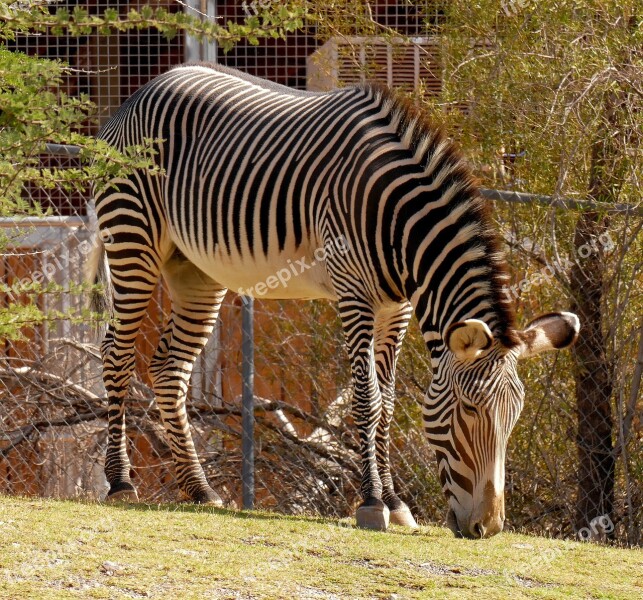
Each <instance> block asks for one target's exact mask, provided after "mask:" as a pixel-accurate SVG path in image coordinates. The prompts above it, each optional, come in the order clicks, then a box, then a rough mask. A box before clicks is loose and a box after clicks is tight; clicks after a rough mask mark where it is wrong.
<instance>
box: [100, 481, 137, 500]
mask: <svg viewBox="0 0 643 600" xmlns="http://www.w3.org/2000/svg"><path fill="white" fill-rule="evenodd" d="M105 502H138V493H137V492H136V488H135V487H134V486H133V485H132V484H131V483H125V482H122V483H117V484H115V485H113V486H111V487H110V489H109V492H108V494H107V497H106V498H105Z"/></svg>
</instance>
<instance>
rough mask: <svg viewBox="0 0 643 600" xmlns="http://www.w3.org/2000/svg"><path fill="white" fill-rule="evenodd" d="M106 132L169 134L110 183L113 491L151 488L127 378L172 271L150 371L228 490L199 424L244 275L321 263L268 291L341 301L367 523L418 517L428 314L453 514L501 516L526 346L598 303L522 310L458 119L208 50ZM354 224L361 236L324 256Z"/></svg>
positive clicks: (181, 468) (430, 393)
mask: <svg viewBox="0 0 643 600" xmlns="http://www.w3.org/2000/svg"><path fill="white" fill-rule="evenodd" d="M99 137H100V138H101V139H103V140H105V141H106V142H108V143H109V144H110V145H111V146H113V147H115V148H117V149H119V150H124V149H125V148H128V147H131V146H135V145H138V144H143V143H144V142H145V141H146V140H155V143H154V149H155V152H156V154H155V157H154V161H155V165H156V166H157V167H158V169H157V170H150V169H146V170H137V171H134V172H133V173H131V174H129V175H128V176H119V177H114V178H113V179H112V180H111V181H110V185H109V186H106V187H103V188H101V189H97V190H96V191H95V195H94V202H95V212H96V219H97V224H98V229H99V231H100V238H101V239H102V240H104V243H100V240H99V243H98V250H97V252H96V259H95V261H94V263H95V264H94V270H93V276H92V281H95V282H97V283H104V284H106V285H108V286H110V291H109V292H108V293H106V294H105V297H104V298H103V299H105V298H107V299H109V300H110V302H111V310H112V314H113V317H114V318H113V320H112V322H111V324H110V325H109V327H108V330H107V333H106V335H105V338H104V341H103V342H102V345H101V352H102V356H103V379H104V383H105V388H106V391H107V395H108V404H109V408H108V443H107V451H106V458H105V474H106V478H107V481H108V483H109V486H110V487H109V492H108V499H110V500H132V501H134V500H137V499H138V496H137V491H136V489H135V487H134V486H133V484H132V481H131V479H130V463H129V461H128V455H127V450H126V432H125V396H126V392H127V388H128V384H129V382H130V378H131V375H132V370H133V368H134V344H135V340H136V334H137V332H138V329H139V326H140V324H141V321H142V319H143V317H144V315H145V314H146V311H147V308H148V303H149V300H150V297H151V296H152V293H153V290H154V288H155V286H156V284H157V281H158V280H159V278H161V277H162V278H163V279H164V280H165V284H166V286H167V289H168V291H169V295H170V297H171V300H172V308H171V314H170V315H169V318H168V321H167V324H166V326H165V329H164V331H163V334H162V336H161V340H160V343H159V345H158V348H157V350H156V352H155V353H154V355H153V357H152V359H151V362H150V365H149V374H150V378H151V380H152V383H153V388H154V394H155V398H156V403H157V405H158V408H159V411H160V414H161V419H162V422H163V425H164V428H165V431H166V433H167V439H168V442H169V445H170V448H171V450H172V454H173V458H174V462H175V471H176V479H177V483H178V486H179V488H180V490H181V492H182V494H183V495H184V496H185V498H186V499H187V500H189V501H192V502H195V503H211V504H214V505H221V504H222V501H221V498H220V497H219V496H218V494H217V493H216V492H215V491H214V490H213V489H212V488H211V487H210V486H209V484H208V482H207V480H206V477H205V475H204V472H203V469H202V467H201V465H200V463H199V460H198V457H197V454H196V452H195V447H194V443H193V440H192V437H191V434H190V429H189V423H188V417H187V413H186V393H187V390H188V383H189V379H190V373H191V371H192V366H193V364H194V361H195V359H196V357H197V355H198V354H199V352H200V351H201V350H202V348H203V347H204V345H205V344H206V342H207V340H208V336H209V335H210V333H211V331H212V329H213V327H214V325H215V323H216V320H217V316H218V313H219V308H220V306H221V303H222V301H223V299H224V296H225V294H226V291H227V290H228V289H232V290H241V291H247V290H258V289H259V287H258V286H257V282H264V281H265V282H267V281H269V279H268V278H269V277H271V276H272V275H274V274H276V273H278V272H279V271H280V269H284V268H290V267H292V266H293V265H295V264H306V267H307V268H306V269H302V270H301V272H297V273H296V276H294V275H293V277H292V278H290V280H289V281H288V282H287V283H286V282H283V283H284V285H281V284H280V285H277V286H274V285H273V286H263V287H262V289H261V291H262V293H263V295H262V297H263V298H276V299H313V298H322V299H328V300H331V301H334V302H336V303H337V307H338V312H339V316H340V319H341V323H342V328H343V332H344V338H345V343H346V348H347V353H348V357H349V360H350V367H351V375H352V385H353V399H352V414H353V418H354V422H355V425H356V428H357V431H358V434H359V445H360V461H361V475H362V478H361V486H360V493H361V496H362V502H361V504H360V506H359V507H358V508H357V510H356V515H355V516H356V521H357V525H358V526H359V527H364V528H370V529H376V530H385V529H386V528H387V527H388V525H389V524H390V523H393V524H397V525H404V526H408V527H416V526H417V524H416V521H415V519H414V517H413V515H412V514H411V511H410V510H409V508H408V505H407V504H406V503H405V502H404V501H403V500H402V499H401V498H399V496H398V495H397V494H396V492H395V489H394V485H393V477H392V473H391V467H390V462H389V432H390V426H391V420H392V417H393V409H394V403H395V369H396V361H397V359H398V355H399V352H400V347H401V344H402V341H403V339H404V336H405V333H406V331H407V327H408V324H409V320H410V318H411V316H412V314H415V315H416V317H417V320H418V323H419V326H420V329H421V332H422V335H423V338H424V341H425V343H426V346H427V349H428V351H429V353H430V363H431V368H432V380H431V383H430V385H429V388H428V390H427V392H426V396H425V400H424V407H423V426H424V431H425V434H426V437H427V438H428V441H429V443H430V444H431V446H432V447H433V448H434V450H435V454H436V457H437V461H438V472H439V477H440V482H441V485H442V489H443V492H444V494H445V495H446V498H447V501H448V505H449V512H448V517H447V524H448V525H449V527H451V529H452V530H453V531H454V533H455V534H456V535H458V536H464V537H470V538H483V537H488V536H491V535H494V534H496V533H498V532H499V531H500V530H501V529H502V527H503V523H504V468H505V466H504V463H505V451H506V447H507V439H508V436H509V434H510V432H511V430H512V428H513V426H514V424H515V422H516V419H517V418H518V415H519V414H520V411H521V409H522V405H523V399H524V389H523V386H522V384H521V382H520V380H519V379H518V376H517V374H516V365H517V362H518V360H519V359H520V358H526V357H529V356H533V355H535V354H537V353H539V352H542V351H545V350H551V349H561V348H565V347H567V346H569V345H571V344H572V343H573V342H574V341H575V339H576V337H577V335H578V331H579V321H578V318H577V317H576V316H575V315H573V314H571V313H565V312H558V313H550V314H547V315H543V316H541V317H539V318H537V319H536V320H535V321H533V322H531V323H530V324H529V325H528V326H527V327H526V329H524V330H518V329H517V328H516V325H515V315H514V310H513V304H512V301H511V299H510V297H509V295H508V294H507V285H508V283H509V281H510V278H509V272H508V267H507V265H506V261H505V259H504V258H503V254H502V252H501V250H500V246H499V243H498V241H497V236H496V235H495V233H494V231H493V229H492V227H491V225H490V216H489V214H488V212H487V203H486V202H485V201H483V200H482V199H481V197H480V195H479V193H478V188H477V186H476V183H475V181H474V178H473V176H472V171H471V168H470V167H469V166H468V165H467V163H466V162H465V160H464V158H463V156H462V154H461V152H460V151H459V150H458V149H457V148H456V146H455V145H454V143H453V142H452V141H450V140H449V138H447V137H446V135H445V134H444V133H443V132H442V130H441V129H440V128H439V127H435V126H433V125H432V124H431V123H430V122H429V121H428V120H427V118H426V117H425V116H424V115H423V114H422V113H421V112H420V111H419V110H418V109H416V108H415V107H414V106H413V105H412V104H411V103H409V102H408V101H406V100H404V99H402V98H400V97H398V95H396V94H395V93H394V92H392V91H391V90H389V89H388V88H386V87H385V86H381V85H378V84H375V83H363V84H360V85H356V86H353V87H346V88H341V89H338V90H334V91H330V92H304V91H295V90H292V89H289V88H287V87H283V86H280V85H276V84H274V83H271V82H268V81H265V80H262V79H259V78H256V77H253V76H249V75H246V74H243V73H241V72H238V71H236V70H233V69H229V68H226V67H223V66H219V65H216V64H206V63H197V64H187V65H182V66H179V67H175V68H173V69H171V70H169V71H168V72H166V73H165V74H162V75H160V76H159V77H157V78H156V79H154V80H152V81H151V82H150V83H148V84H146V85H144V86H143V87H142V88H140V89H139V90H138V91H137V92H135V93H134V94H133V95H132V96H131V97H130V98H129V99H128V100H127V101H126V102H125V103H124V104H123V105H122V107H121V108H120V109H119V110H118V111H117V112H116V113H115V114H114V115H113V117H112V118H111V119H110V120H109V121H108V122H107V123H106V124H105V125H104V126H103V128H102V129H101V131H100V133H99ZM339 239H342V240H344V242H345V248H346V249H347V251H345V252H328V253H327V255H326V256H324V257H323V259H322V260H314V258H313V257H314V256H319V253H317V254H315V253H316V251H317V250H318V249H320V248H328V247H332V246H333V244H336V243H337V240H339ZM291 271H293V273H294V270H293V269H291ZM264 289H265V292H264ZM101 298H102V296H101ZM99 300H100V298H99ZM100 308H101V307H100V306H99V303H97V305H96V309H97V310H99V309H100Z"/></svg>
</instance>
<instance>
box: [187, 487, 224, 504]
mask: <svg viewBox="0 0 643 600" xmlns="http://www.w3.org/2000/svg"><path fill="white" fill-rule="evenodd" d="M186 497H187V501H188V502H191V503H192V504H205V505H207V506H214V507H216V508H222V507H223V500H221V496H219V494H217V493H216V492H215V491H214V490H213V489H207V490H199V491H198V492H194V493H192V494H189V495H186Z"/></svg>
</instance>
